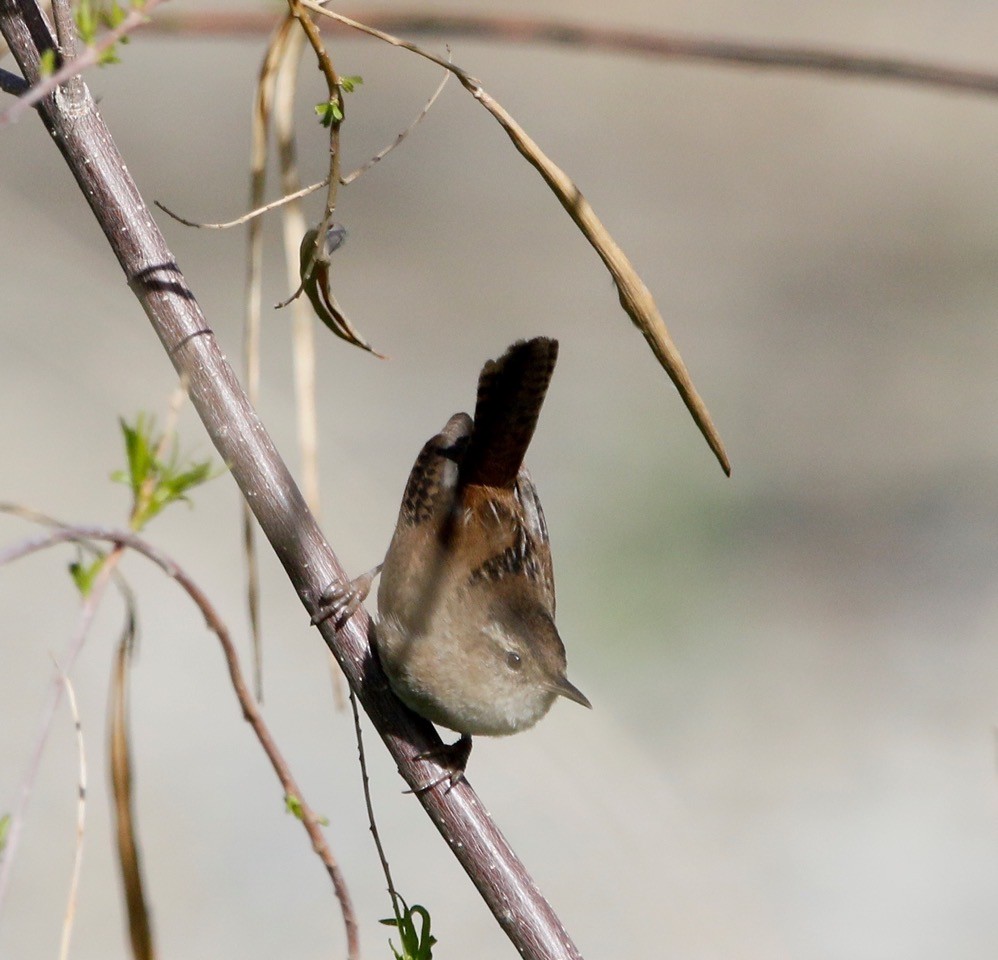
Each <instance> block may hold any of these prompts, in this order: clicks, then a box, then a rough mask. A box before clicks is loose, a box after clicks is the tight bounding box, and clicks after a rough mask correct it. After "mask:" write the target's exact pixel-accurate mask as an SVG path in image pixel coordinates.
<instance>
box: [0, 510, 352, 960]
mask: <svg viewBox="0 0 998 960" xmlns="http://www.w3.org/2000/svg"><path fill="white" fill-rule="evenodd" d="M93 541H104V542H108V543H112V544H114V547H115V551H116V552H119V553H120V552H121V551H122V550H123V549H124V548H128V549H130V550H135V551H136V552H137V553H140V554H142V556H144V557H146V558H147V559H149V560H151V561H152V562H153V563H155V564H156V565H157V566H158V567H159V568H160V569H161V570H162V571H163V572H164V573H165V574H166V575H167V576H169V577H170V578H171V579H173V580H175V581H176V582H177V584H178V585H179V586H180V587H181V589H183V590H184V592H185V593H186V594H187V596H188V597H189V598H190V599H191V600H192V601H193V602H194V604H195V605H196V606H197V608H198V610H200V611H201V614H202V616H203V617H204V619H205V623H206V624H207V626H208V629H209V630H211V631H212V633H214V634H215V636H216V637H217V638H218V641H219V643H220V644H221V645H222V653H223V655H224V657H225V663H226V666H227V667H228V670H229V677H230V679H231V681H232V687H233V689H234V690H235V693H236V697H237V699H238V700H239V705H240V707H241V708H242V712H243V719H245V720H246V722H247V723H248V724H249V725H250V727H251V728H252V730H253V732H254V733H255V734H256V737H257V740H259V742H260V745H261V746H262V747H263V749H264V752H265V753H266V754H267V759H268V760H270V764H271V766H272V767H273V769H274V772H275V773H276V774H277V778H278V780H280V783H281V786H282V788H283V790H284V795H285V797H288V798H294V800H295V807H296V810H300V814H301V816H300V818H299V819H301V821H302V823H303V824H304V826H305V830H306V832H307V833H308V837H309V840H310V841H311V842H312V849H313V850H314V851H315V853H316V854H317V855H318V856H319V858H320V859H321V860H322V862H323V865H324V866H325V867H326V872H327V873H328V874H329V878H330V880H331V881H332V884H333V890H334V892H335V893H336V897H337V899H338V900H339V903H340V909H341V911H342V913H343V923H344V926H345V928H346V934H347V955H348V957H350V958H351V960H356V958H357V957H359V953H360V946H359V940H358V927H357V918H356V914H355V913H354V909H353V904H352V901H351V899H350V892H349V890H348V888H347V885H346V880H345V879H344V877H343V874H342V872H341V870H340V868H339V865H338V864H337V862H336V859H335V857H334V856H333V853H332V851H331V850H330V848H329V845H328V844H327V843H326V838H325V837H324V836H323V833H322V830H321V828H320V824H319V818H318V817H317V816H316V814H315V813H314V812H313V810H312V808H311V807H310V806H309V805H308V804H307V803H306V802H305V800H304V797H303V794H302V791H301V788H300V787H299V785H298V782H297V780H296V779H295V777H294V774H293V773H292V772H291V769H290V767H289V766H288V764H287V761H286V760H285V759H284V756H283V754H282V753H281V751H280V749H279V747H278V746H277V743H276V741H275V740H274V738H273V735H272V734H271V732H270V729H269V727H268V726H267V724H266V721H265V720H264V719H263V715H262V714H261V713H260V710H259V708H258V707H257V705H256V701H255V700H254V698H253V694H252V693H251V691H250V688H249V684H248V683H247V682H246V680H245V678H244V677H243V674H242V669H241V668H240V666H239V655H238V654H237V652H236V648H235V645H234V644H233V642H232V638H231V637H230V635H229V631H228V628H227V627H226V625H225V623H224V621H223V620H222V619H221V617H219V615H218V613H217V611H216V610H215V608H214V606H213V605H212V603H211V601H210V600H209V599H208V597H207V595H206V594H205V593H204V592H203V591H202V590H201V588H200V587H199V586H198V585H197V583H196V582H195V581H194V580H193V579H192V578H191V577H190V576H189V575H188V574H187V573H186V572H185V571H184V569H183V568H182V567H181V566H180V565H179V564H177V563H176V562H175V561H174V560H172V559H171V558H170V557H169V556H167V554H165V553H164V552H163V551H162V550H159V549H158V548H156V547H154V546H152V545H151V544H150V543H148V541H146V540H143V539H142V538H141V537H138V536H136V535H135V534H133V533H128V532H125V531H123V530H110V529H107V528H106V527H83V526H60V527H59V529H57V530H54V531H52V532H50V533H48V534H46V535H45V536H43V537H38V538H35V539H33V540H28V541H24V542H22V543H19V544H17V545H16V546H15V547H13V548H9V549H7V550H4V551H0V566H4V565H5V564H7V563H12V562H13V561H15V560H20V559H22V558H23V557H26V556H28V555H29V554H32V553H37V552H38V551H39V550H46V549H48V548H50V547H53V546H55V545H56V544H60V543H67V542H70V543H90V542H93ZM134 631H135V622H134V617H132V616H130V617H129V622H128V625H127V626H126V630H125V631H124V633H123V635H122V639H121V642H120V643H119V645H118V653H117V658H116V666H115V678H114V683H113V689H114V691H115V692H114V695H113V698H112V704H113V710H112V716H113V722H112V770H113V773H112V782H113V784H114V786H115V800H116V806H117V807H118V810H119V844H120V843H121V842H122V834H123V833H127V834H128V836H126V838H125V840H124V842H125V844H126V846H127V845H128V844H130V843H132V844H133V841H131V840H129V839H128V837H134V829H131V830H128V831H123V830H122V828H121V823H122V817H124V819H125V821H128V820H130V819H131V815H130V800H129V799H128V795H129V793H130V779H131V774H130V767H131V764H130V761H129V760H128V758H127V754H128V744H127V724H126V722H125V719H124V718H125V716H126V714H127V707H126V704H125V700H126V684H125V680H126V676H125V671H126V669H127V666H128V656H129V652H130V648H131V645H132V641H133V639H134ZM124 859H125V857H124V856H123V861H124ZM128 860H129V861H130V862H134V860H135V858H134V857H133V856H132V855H131V854H129V856H128ZM126 886H127V884H126ZM129 914H130V915H131V910H129ZM133 944H134V935H133ZM136 955H137V956H146V954H145V953H138V952H137V953H136Z"/></svg>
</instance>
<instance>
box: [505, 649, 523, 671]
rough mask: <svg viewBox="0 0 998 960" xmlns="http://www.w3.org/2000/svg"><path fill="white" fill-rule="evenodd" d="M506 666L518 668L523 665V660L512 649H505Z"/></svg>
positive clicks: (511, 668)
mask: <svg viewBox="0 0 998 960" xmlns="http://www.w3.org/2000/svg"><path fill="white" fill-rule="evenodd" d="M506 666H507V667H509V669H510V670H519V669H520V667H522V666H523V661H522V660H521V659H520V655H519V654H518V653H515V652H514V651H512V650H507V651H506Z"/></svg>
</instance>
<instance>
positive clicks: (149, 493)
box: [111, 413, 218, 530]
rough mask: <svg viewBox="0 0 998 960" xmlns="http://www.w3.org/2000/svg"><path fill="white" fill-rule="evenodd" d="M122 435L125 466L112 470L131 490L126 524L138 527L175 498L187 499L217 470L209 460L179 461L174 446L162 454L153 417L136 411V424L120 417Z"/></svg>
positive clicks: (162, 439) (159, 438) (112, 476)
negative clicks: (125, 459)
mask: <svg viewBox="0 0 998 960" xmlns="http://www.w3.org/2000/svg"><path fill="white" fill-rule="evenodd" d="M119 422H120V424H121V432H122V434H123V435H124V438H125V454H126V457H127V460H128V469H127V470H117V471H115V472H114V473H113V474H111V479H112V480H114V481H115V482H116V483H124V484H125V485H127V486H128V487H130V488H131V491H132V514H131V517H130V519H129V524H130V526H131V528H132V529H133V530H141V529H143V528H144V527H145V525H146V524H147V523H148V522H149V521H150V520H152V519H153V517H155V516H156V515H157V514H158V513H160V512H161V511H162V510H163V509H164V508H166V507H168V506H169V505H170V504H171V503H175V502H176V501H178V500H183V501H185V502H190V501H189V498H188V496H187V494H188V493H189V492H190V491H191V490H193V489H194V488H195V487H197V486H200V485H201V484H202V483H205V482H206V481H208V480H211V479H213V478H214V477H215V476H217V475H218V474H217V473H215V472H213V471H212V466H211V461H210V460H205V461H202V462H200V463H197V462H194V461H191V462H181V459H180V456H179V454H178V453H177V449H176V446H175V445H173V444H171V445H170V447H171V450H170V455H169V457H168V458H164V456H163V452H162V451H163V450H164V449H165V447H166V446H167V444H166V442H165V438H164V437H163V436H162V435H157V434H156V425H155V420H154V418H152V417H147V416H144V415H143V414H141V413H140V414H139V415H138V417H136V420H135V424H134V425H131V424H128V423H126V422H125V421H124V420H121V421H119Z"/></svg>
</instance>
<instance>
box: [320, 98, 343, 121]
mask: <svg viewBox="0 0 998 960" xmlns="http://www.w3.org/2000/svg"><path fill="white" fill-rule="evenodd" d="M315 112H316V114H317V115H318V117H319V123H321V124H322V125H323V126H324V127H331V126H332V125H333V124H334V123H342V122H343V111H342V110H341V109H340V105H339V104H338V103H335V102H333V101H332V100H323V101H322V103H317V104H316V105H315Z"/></svg>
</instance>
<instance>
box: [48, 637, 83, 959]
mask: <svg viewBox="0 0 998 960" xmlns="http://www.w3.org/2000/svg"><path fill="white" fill-rule="evenodd" d="M52 659H53V662H54V663H55V668H56V671H57V672H58V674H59V678H60V680H61V681H62V683H63V685H64V686H65V688H66V699H67V701H68V703H69V712H70V714H71V715H72V717H73V728H74V730H75V731H76V753H77V757H78V760H79V778H78V782H77V798H76V850H75V852H74V854H73V873H72V879H71V880H70V884H69V897H68V898H67V901H66V915H65V918H64V919H63V922H62V937H61V939H60V942H59V960H66V958H67V957H68V956H69V941H70V939H71V938H72V935H73V921H74V919H75V917H76V902H77V898H78V896H79V889H80V872H81V870H82V867H83V836H84V833H85V830H86V824H87V752H86V749H85V747H84V743H83V726H82V724H81V723H80V711H79V708H78V707H77V705H76V694H75V693H74V691H73V684H72V681H70V679H69V677H68V676H67V675H66V673H65V672H64V671H63V670H62V669H61V668H60V667H59V663H58V661H57V660H55V658H54V657H53V658H52Z"/></svg>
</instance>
